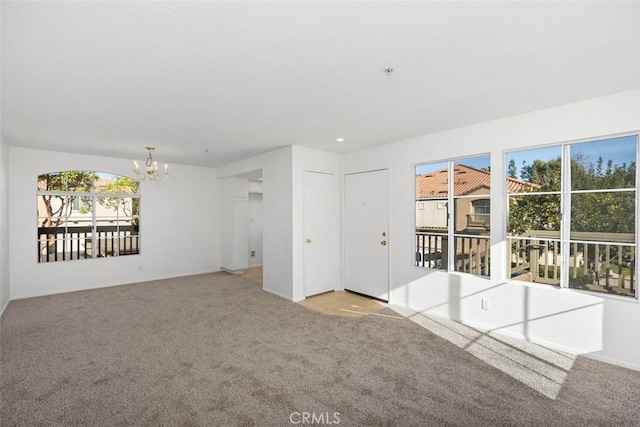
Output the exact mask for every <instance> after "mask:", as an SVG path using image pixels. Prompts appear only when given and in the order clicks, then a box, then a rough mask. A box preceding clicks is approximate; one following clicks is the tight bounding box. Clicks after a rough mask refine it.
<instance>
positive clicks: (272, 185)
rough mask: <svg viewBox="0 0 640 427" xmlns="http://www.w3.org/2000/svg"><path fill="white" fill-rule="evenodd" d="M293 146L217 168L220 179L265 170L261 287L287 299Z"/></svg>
mask: <svg viewBox="0 0 640 427" xmlns="http://www.w3.org/2000/svg"><path fill="white" fill-rule="evenodd" d="M292 151H293V149H292V147H284V148H281V149H279V150H275V151H271V152H269V153H266V154H263V155H260V156H256V157H252V158H250V159H247V160H243V161H240V162H236V163H232V164H230V165H226V166H223V167H221V168H218V170H217V172H218V177H219V178H220V179H224V178H228V177H232V176H237V175H242V174H246V173H248V172H253V171H257V170H260V169H261V170H262V179H263V181H262V206H263V211H262V214H263V231H264V233H263V248H264V257H263V279H262V289H264V290H265V291H267V292H270V293H272V294H275V295H278V296H281V297H283V298H286V299H292V296H293V277H292V271H293V254H292V226H291V224H292V212H293V210H292V183H293V180H292V173H291V170H292V169H291V168H292Z"/></svg>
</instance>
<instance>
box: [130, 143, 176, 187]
mask: <svg viewBox="0 0 640 427" xmlns="http://www.w3.org/2000/svg"><path fill="white" fill-rule="evenodd" d="M144 148H145V150H147V153H148V154H147V159H146V160H145V162H144V164H145V166H146V167H147V170H146V171H142V172H141V171H140V166H139V165H138V162H137V161H134V162H133V173H135V174H136V177H137V178H138V180H140V181H144V180H145V179H148V180H149V181H153V182H157V181H160V180H162V181H164V180H166V179H167V178H169V165H168V164H167V163H165V164H164V173H163V174H162V176H161V175H160V174H159V173H158V162H157V161H156V160H154V159H153V155H152V154H151V153H152V152H153V150H155V148H154V147H144Z"/></svg>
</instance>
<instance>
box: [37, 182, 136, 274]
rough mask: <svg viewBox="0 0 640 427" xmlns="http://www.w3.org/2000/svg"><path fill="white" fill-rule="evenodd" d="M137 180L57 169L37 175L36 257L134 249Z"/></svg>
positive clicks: (101, 254) (130, 251) (62, 258)
mask: <svg viewBox="0 0 640 427" xmlns="http://www.w3.org/2000/svg"><path fill="white" fill-rule="evenodd" d="M138 190H139V183H138V181H136V180H134V179H131V178H127V177H124V176H119V175H114V174H108V173H102V172H93V171H63V172H52V173H48V174H43V175H39V176H38V185H37V196H36V197H37V207H38V218H37V229H38V262H54V261H67V260H78V259H87V258H98V257H111V256H122V255H132V254H138V253H139V247H140V236H139V225H140V218H139V213H140V194H139V191H138Z"/></svg>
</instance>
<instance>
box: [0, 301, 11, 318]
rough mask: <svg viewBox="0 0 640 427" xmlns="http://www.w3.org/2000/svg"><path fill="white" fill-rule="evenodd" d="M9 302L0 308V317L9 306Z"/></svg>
mask: <svg viewBox="0 0 640 427" xmlns="http://www.w3.org/2000/svg"><path fill="white" fill-rule="evenodd" d="M9 301H10V300H8V301H6V302H5V303H4V304H2V307H0V317H2V314H3V313H4V310H5V309H6V308H7V307H8V306H9Z"/></svg>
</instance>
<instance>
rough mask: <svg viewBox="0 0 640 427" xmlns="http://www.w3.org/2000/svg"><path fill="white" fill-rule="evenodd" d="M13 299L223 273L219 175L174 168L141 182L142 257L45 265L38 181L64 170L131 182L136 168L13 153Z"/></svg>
mask: <svg viewBox="0 0 640 427" xmlns="http://www.w3.org/2000/svg"><path fill="white" fill-rule="evenodd" d="M9 158H10V167H9V178H10V182H11V188H10V194H9V197H10V201H11V203H10V207H9V222H10V224H11V235H10V248H11V259H10V283H11V298H12V299H15V298H25V297H31V296H37V295H47V294H53V293H59V292H67V291H75V290H80V289H91V288H99V287H104V286H111V285H120V284H126V283H134V282H140V281H145V280H152V279H162V278H169V277H176V276H183V275H189V274H198V273H205V272H211V271H217V270H219V266H220V251H219V246H218V242H219V229H220V227H219V209H218V206H217V203H218V180H217V178H216V171H215V170H214V169H207V168H199V167H193V166H183V165H171V176H170V177H169V179H168V180H167V181H162V182H158V183H152V182H146V181H144V182H142V185H141V200H140V239H141V240H140V246H141V254H140V255H131V256H121V257H111V258H99V259H93V260H80V261H66V262H53V263H46V264H39V263H38V262H37V259H36V258H37V257H36V254H37V251H36V237H35V236H36V234H35V231H36V230H35V226H36V216H35V215H36V212H35V211H36V181H37V176H38V174H41V173H43V172H51V171H59V170H73V169H82V170H96V171H101V172H113V173H116V174H120V175H127V176H131V175H132V172H131V162H130V161H127V160H123V159H114V158H104V157H95V156H85V155H77V154H67V153H59V152H49V151H41V150H30V149H24V148H18V147H10V148H9Z"/></svg>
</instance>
